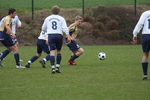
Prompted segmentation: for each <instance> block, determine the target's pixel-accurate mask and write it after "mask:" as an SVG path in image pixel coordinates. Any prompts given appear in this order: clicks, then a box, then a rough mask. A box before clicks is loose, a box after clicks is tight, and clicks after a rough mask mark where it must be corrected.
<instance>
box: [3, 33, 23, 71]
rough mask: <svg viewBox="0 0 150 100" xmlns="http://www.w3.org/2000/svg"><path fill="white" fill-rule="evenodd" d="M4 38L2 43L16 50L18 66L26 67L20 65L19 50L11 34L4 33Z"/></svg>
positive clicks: (15, 55)
mask: <svg viewBox="0 0 150 100" xmlns="http://www.w3.org/2000/svg"><path fill="white" fill-rule="evenodd" d="M4 35H5V36H4V40H3V41H2V44H3V45H4V46H5V47H7V48H9V50H11V51H13V52H14V58H15V61H16V68H24V67H23V66H21V65H20V61H19V50H18V48H17V47H16V46H15V43H14V42H13V40H12V38H11V36H10V35H8V34H4Z"/></svg>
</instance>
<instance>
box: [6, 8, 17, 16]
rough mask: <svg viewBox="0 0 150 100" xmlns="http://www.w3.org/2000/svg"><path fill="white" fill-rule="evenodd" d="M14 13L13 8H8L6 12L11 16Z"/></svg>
mask: <svg viewBox="0 0 150 100" xmlns="http://www.w3.org/2000/svg"><path fill="white" fill-rule="evenodd" d="M14 12H16V9H14V8H9V10H8V15H10V14H13V13H14Z"/></svg>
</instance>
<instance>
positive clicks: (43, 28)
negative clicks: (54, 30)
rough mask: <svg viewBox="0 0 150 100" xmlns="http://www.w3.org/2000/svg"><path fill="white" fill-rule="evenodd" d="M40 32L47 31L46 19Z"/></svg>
mask: <svg viewBox="0 0 150 100" xmlns="http://www.w3.org/2000/svg"><path fill="white" fill-rule="evenodd" d="M42 31H44V32H46V31H47V18H46V19H45V20H44V23H43V25H42Z"/></svg>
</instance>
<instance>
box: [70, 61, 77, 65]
mask: <svg viewBox="0 0 150 100" xmlns="http://www.w3.org/2000/svg"><path fill="white" fill-rule="evenodd" d="M68 62H69V64H70V65H77V63H76V62H75V61H72V60H68Z"/></svg>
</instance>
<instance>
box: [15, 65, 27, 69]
mask: <svg viewBox="0 0 150 100" xmlns="http://www.w3.org/2000/svg"><path fill="white" fill-rule="evenodd" d="M16 68H19V69H20V68H26V67H24V66H21V65H16Z"/></svg>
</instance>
